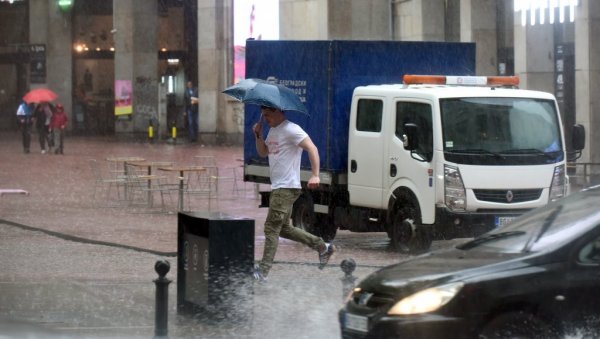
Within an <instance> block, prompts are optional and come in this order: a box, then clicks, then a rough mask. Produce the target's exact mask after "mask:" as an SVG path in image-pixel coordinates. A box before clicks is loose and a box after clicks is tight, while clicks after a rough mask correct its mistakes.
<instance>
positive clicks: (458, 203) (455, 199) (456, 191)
mask: <svg viewBox="0 0 600 339" xmlns="http://www.w3.org/2000/svg"><path fill="white" fill-rule="evenodd" d="M444 192H445V193H444V201H445V203H446V206H448V208H449V209H451V210H465V209H466V206H467V195H466V193H465V185H464V184H463V180H462V177H461V176H460V171H459V170H458V167H454V166H449V165H444Z"/></svg>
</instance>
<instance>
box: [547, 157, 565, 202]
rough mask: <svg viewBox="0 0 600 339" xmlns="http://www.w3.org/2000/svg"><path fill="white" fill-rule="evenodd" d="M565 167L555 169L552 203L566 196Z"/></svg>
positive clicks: (552, 184) (551, 192) (551, 194)
mask: <svg viewBox="0 0 600 339" xmlns="http://www.w3.org/2000/svg"><path fill="white" fill-rule="evenodd" d="M566 187H567V186H566V185H565V166H564V165H559V166H556V167H554V175H553V176H552V183H551V184H550V196H549V197H548V199H549V200H550V201H554V200H558V199H560V198H563V197H564V196H565V188H566Z"/></svg>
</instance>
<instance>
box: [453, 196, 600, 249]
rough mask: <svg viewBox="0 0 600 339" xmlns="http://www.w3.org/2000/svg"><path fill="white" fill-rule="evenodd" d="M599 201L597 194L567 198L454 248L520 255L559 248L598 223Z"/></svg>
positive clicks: (599, 219)
mask: <svg viewBox="0 0 600 339" xmlns="http://www.w3.org/2000/svg"><path fill="white" fill-rule="evenodd" d="M599 199H600V191H598V190H593V191H588V192H586V193H585V194H581V195H572V196H569V197H567V198H565V199H563V200H561V201H559V202H555V203H552V204H549V205H548V206H546V207H543V208H540V209H537V210H535V211H532V212H529V213H527V214H525V215H523V216H521V217H520V218H518V219H517V220H515V221H514V222H513V223H511V224H508V225H506V226H504V227H501V228H498V229H496V230H494V231H491V232H488V233H486V234H484V235H482V236H480V237H477V238H475V239H474V240H471V241H469V242H466V243H464V244H461V245H459V246H457V248H459V249H463V250H471V249H477V250H486V251H489V250H491V251H499V252H504V253H520V252H525V251H531V252H537V251H540V250H542V249H545V248H550V247H555V246H560V245H561V244H563V243H565V242H567V241H569V240H571V239H573V238H574V237H577V236H578V235H580V234H581V233H582V232H583V231H585V230H587V229H589V227H590V226H593V225H596V224H597V223H598V221H600V212H599V211H598V202H599Z"/></svg>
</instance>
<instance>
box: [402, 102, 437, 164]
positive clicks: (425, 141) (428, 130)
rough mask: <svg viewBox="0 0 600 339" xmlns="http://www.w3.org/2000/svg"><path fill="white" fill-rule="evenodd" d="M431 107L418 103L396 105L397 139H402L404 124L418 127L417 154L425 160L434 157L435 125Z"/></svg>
mask: <svg viewBox="0 0 600 339" xmlns="http://www.w3.org/2000/svg"><path fill="white" fill-rule="evenodd" d="M431 119H432V118H431V105H429V104H423V103H418V102H398V103H397V104H396V137H398V138H399V139H402V136H403V135H404V124H407V123H413V124H415V125H417V140H418V142H419V147H418V148H417V149H416V150H415V153H417V154H419V155H421V156H422V157H423V158H424V159H425V160H427V161H431V158H432V157H433V125H432V120H431Z"/></svg>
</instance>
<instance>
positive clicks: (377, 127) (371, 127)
mask: <svg viewBox="0 0 600 339" xmlns="http://www.w3.org/2000/svg"><path fill="white" fill-rule="evenodd" d="M382 116H383V102H382V101H381V100H373V99H360V100H358V110H357V112H356V130H358V131H362V132H381V117H382Z"/></svg>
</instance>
